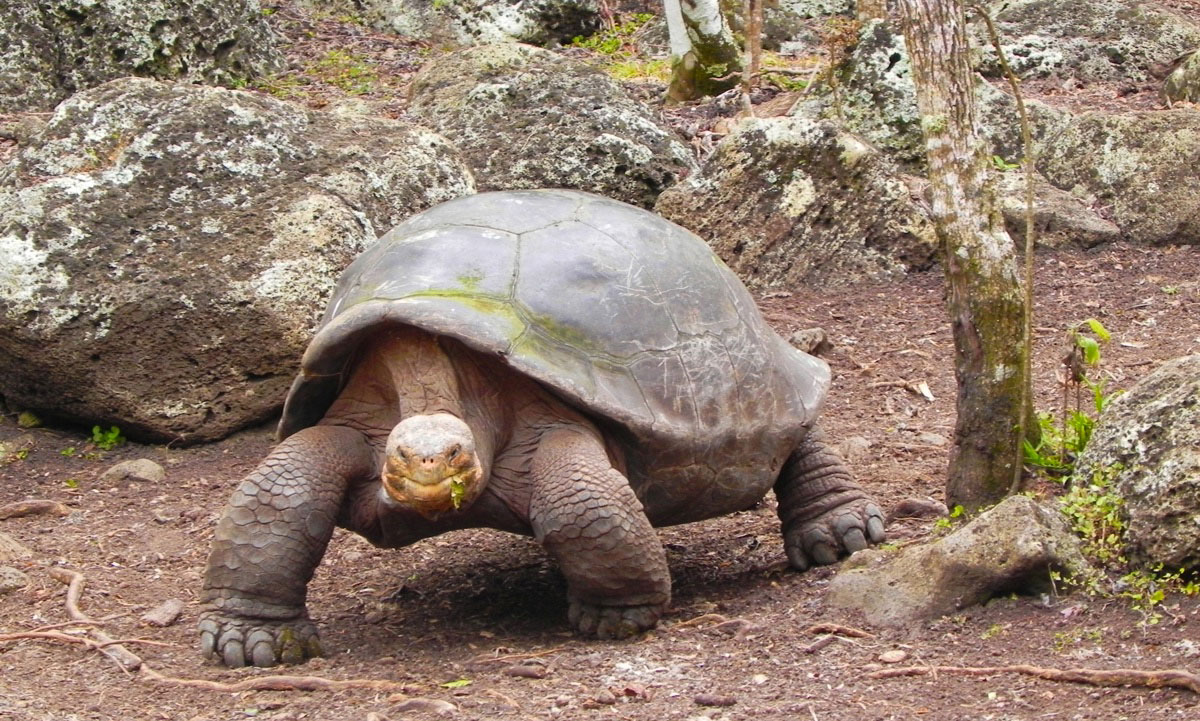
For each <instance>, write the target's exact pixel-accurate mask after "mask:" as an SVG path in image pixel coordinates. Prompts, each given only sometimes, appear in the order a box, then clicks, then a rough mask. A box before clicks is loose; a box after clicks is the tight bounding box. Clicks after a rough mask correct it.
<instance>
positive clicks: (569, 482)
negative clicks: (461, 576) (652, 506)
mask: <svg viewBox="0 0 1200 721" xmlns="http://www.w3.org/2000/svg"><path fill="white" fill-rule="evenodd" d="M530 477H531V480H532V482H533V489H532V496H531V498H530V504H529V520H530V525H531V526H532V527H533V532H534V537H535V538H536V539H537V540H538V541H539V542H540V543H541V544H542V545H543V546H544V547H545V548H546V550H547V551H548V552H549V553H550V555H552V556H553V557H554V558H555V560H556V561H558V564H559V567H560V568H561V569H562V572H563V575H564V576H566V578H567V594H568V596H569V600H570V611H569V617H570V620H571V623H572V625H574V626H575V627H576V628H577V629H578V630H579V631H580V632H581V633H583V634H585V635H589V636H598V637H600V638H627V637H629V636H633V635H634V634H636V633H639V632H641V631H644V630H646V629H649V628H652V627H653V626H654V625H655V624H656V623H657V622H658V618H659V616H661V615H662V612H663V611H664V610H665V609H666V607H667V604H668V603H669V602H670V599H671V576H670V571H669V570H668V568H667V557H666V552H665V551H664V550H663V547H662V544H661V543H660V542H659V540H658V535H657V534H656V533H655V532H654V529H653V528H652V527H651V525H650V520H649V519H648V518H646V514H645V513H644V512H643V510H642V504H641V502H640V501H638V499H637V496H636V495H634V493H633V489H632V488H630V487H629V481H628V480H627V479H626V478H625V476H623V475H621V473H620V472H618V471H617V470H616V469H615V468H613V467H612V464H611V463H610V462H609V460H608V456H607V455H606V454H605V452H604V449H603V447H602V446H601V444H600V442H599V441H598V440H597V439H596V438H595V437H594V436H592V435H591V434H589V433H587V432H583V431H576V430H570V429H565V428H564V429H558V430H553V431H550V432H549V433H547V434H545V435H544V436H543V437H542V439H541V441H540V442H539V444H538V449H537V452H536V454H535V455H534V458H533V467H532V469H531V473H530Z"/></svg>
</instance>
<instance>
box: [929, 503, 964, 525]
mask: <svg viewBox="0 0 1200 721" xmlns="http://www.w3.org/2000/svg"><path fill="white" fill-rule="evenodd" d="M966 512H967V509H965V508H963V507H962V506H961V505H957V506H955V507H954V508H953V509H951V510H950V513H949V514H947V515H946V517H945V518H939V519H937V520H936V521H934V522H933V527H934V528H937V529H941V530H946V529H949V528H950V527H951V526H952V525H954V520H953V519H955V518H962V517H963V516H965V515H966Z"/></svg>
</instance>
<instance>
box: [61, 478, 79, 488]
mask: <svg viewBox="0 0 1200 721" xmlns="http://www.w3.org/2000/svg"><path fill="white" fill-rule="evenodd" d="M63 485H64V486H66V487H67V488H72V489H74V488H79V479H78V478H68V479H66V480H64V481H63Z"/></svg>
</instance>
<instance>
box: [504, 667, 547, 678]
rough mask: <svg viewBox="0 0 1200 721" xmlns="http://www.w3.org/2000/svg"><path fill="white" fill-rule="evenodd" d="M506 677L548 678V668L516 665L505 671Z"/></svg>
mask: <svg viewBox="0 0 1200 721" xmlns="http://www.w3.org/2000/svg"><path fill="white" fill-rule="evenodd" d="M504 675H505V676H517V677H520V678H546V667H545V666H535V665H533V664H516V665H514V666H508V667H506V668H505V669H504Z"/></svg>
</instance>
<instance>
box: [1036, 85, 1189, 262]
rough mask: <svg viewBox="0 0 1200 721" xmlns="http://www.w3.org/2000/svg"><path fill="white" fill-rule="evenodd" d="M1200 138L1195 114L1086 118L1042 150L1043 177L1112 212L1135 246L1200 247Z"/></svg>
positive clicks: (1090, 115) (1076, 120)
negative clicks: (1199, 183)
mask: <svg viewBox="0 0 1200 721" xmlns="http://www.w3.org/2000/svg"><path fill="white" fill-rule="evenodd" d="M1198 137H1200V113H1196V112H1195V111H1191V110H1186V109H1180V110H1164V111H1149V112H1137V113H1122V114H1112V113H1102V112H1091V113H1084V114H1082V115H1078V116H1075V117H1074V118H1073V119H1072V120H1071V121H1070V122H1069V123H1067V124H1066V125H1065V126H1064V127H1063V128H1062V129H1061V130H1059V131H1058V132H1056V133H1054V134H1053V135H1051V136H1047V137H1046V139H1045V140H1044V141H1043V142H1042V143H1041V144H1040V146H1041V147H1040V149H1039V151H1038V152H1039V155H1038V170H1040V171H1041V172H1042V173H1043V174H1044V175H1045V176H1046V178H1047V180H1049V181H1050V182H1051V183H1052V184H1054V185H1055V186H1057V187H1059V188H1064V189H1067V190H1069V191H1071V193H1072V194H1073V195H1078V196H1081V197H1086V196H1092V197H1094V198H1095V199H1096V202H1097V203H1098V204H1100V205H1104V206H1108V207H1109V214H1110V217H1111V218H1112V221H1113V222H1114V223H1116V225H1117V226H1118V227H1119V228H1120V229H1121V232H1122V233H1123V234H1124V235H1126V236H1127V237H1129V238H1131V239H1133V240H1135V241H1138V242H1143V243H1155V244H1161V243H1194V242H1195V241H1196V238H1198V237H1200V195H1198V194H1197V193H1196V168H1197V167H1200V144H1198V143H1197V141H1196V139H1197V138H1198Z"/></svg>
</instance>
